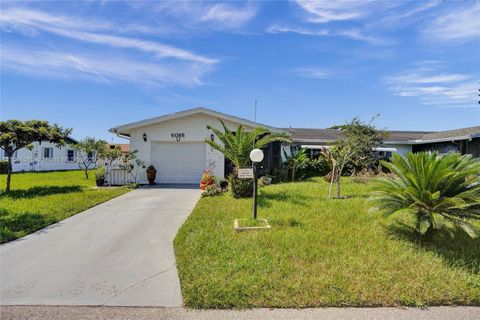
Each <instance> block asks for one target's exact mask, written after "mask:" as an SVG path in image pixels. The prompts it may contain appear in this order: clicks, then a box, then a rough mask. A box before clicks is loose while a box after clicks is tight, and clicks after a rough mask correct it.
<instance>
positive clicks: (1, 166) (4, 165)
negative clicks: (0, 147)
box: [0, 160, 8, 174]
mask: <svg viewBox="0 0 480 320" xmlns="http://www.w3.org/2000/svg"><path fill="white" fill-rule="evenodd" d="M7 173H8V161H5V160H1V161H0V174H7Z"/></svg>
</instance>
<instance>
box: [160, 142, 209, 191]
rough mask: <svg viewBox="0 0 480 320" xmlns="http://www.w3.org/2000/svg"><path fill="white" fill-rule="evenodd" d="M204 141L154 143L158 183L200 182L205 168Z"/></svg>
mask: <svg viewBox="0 0 480 320" xmlns="http://www.w3.org/2000/svg"><path fill="white" fill-rule="evenodd" d="M205 152H206V145H205V143H204V142H194V143H189V142H178V143H152V153H151V159H152V164H153V165H154V166H155V168H156V169H157V179H156V180H155V181H156V182H157V183H200V179H201V177H202V173H203V170H205Z"/></svg>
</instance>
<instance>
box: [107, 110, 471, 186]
mask: <svg viewBox="0 0 480 320" xmlns="http://www.w3.org/2000/svg"><path fill="white" fill-rule="evenodd" d="M219 119H221V120H223V121H224V122H225V124H226V125H227V126H228V127H229V129H230V130H232V131H235V130H236V128H237V126H238V125H239V124H241V125H243V126H244V127H245V129H246V130H247V131H248V130H252V129H253V128H257V127H263V128H266V129H269V130H271V131H273V132H279V133H289V134H290V136H291V138H292V140H293V144H292V146H293V149H295V148H297V149H298V148H307V149H309V150H310V155H311V156H312V157H315V156H318V154H319V152H320V151H319V150H320V148H321V147H324V146H329V145H331V144H332V143H334V142H335V141H337V140H338V139H342V133H341V131H340V130H337V129H302V128H288V129H287V128H283V129H282V128H274V127H271V126H268V125H264V124H260V123H257V122H254V121H250V120H246V119H242V118H238V117H235V116H231V115H228V114H225V113H220V112H216V111H213V110H209V109H206V108H195V109H190V110H186V111H182V112H177V113H173V114H169V115H165V116H161V117H157V118H152V119H147V120H143V121H138V122H133V123H129V124H125V125H121V126H117V127H114V128H111V129H110V130H109V131H110V132H112V133H115V134H117V135H118V136H120V137H124V138H127V139H130V150H138V153H137V157H138V159H140V160H141V161H143V162H144V163H145V166H148V165H150V164H152V165H154V166H155V167H156V169H157V179H156V182H158V183H198V182H199V181H200V177H201V175H202V172H203V171H204V170H206V169H209V170H211V171H213V173H214V175H215V176H216V177H218V178H220V179H223V178H224V177H226V176H227V175H228V174H229V173H230V166H229V161H228V160H226V159H225V157H224V156H223V154H221V153H220V152H218V151H216V150H214V149H212V148H211V147H210V146H208V145H207V144H206V143H205V139H216V137H215V135H214V134H213V132H211V131H209V130H208V129H207V125H210V126H212V127H215V128H219V129H221V124H220V122H219ZM479 138H480V126H479V127H473V128H466V129H459V130H451V131H442V132H425V131H388V138H387V139H386V140H385V141H384V143H383V144H382V145H381V146H380V147H379V148H377V150H376V151H377V152H378V153H379V156H381V157H384V158H389V157H390V156H391V155H392V153H393V152H397V153H399V154H405V153H406V152H411V151H413V152H417V151H422V150H432V151H433V150H438V151H439V152H440V153H443V152H445V151H458V152H461V153H470V154H472V155H473V156H474V157H480V154H479V149H480V147H479ZM291 149H292V147H288V146H285V145H283V144H282V143H280V142H274V143H272V144H270V145H269V146H268V147H267V148H266V149H265V150H264V152H265V157H264V161H263V163H262V164H263V166H264V167H265V168H266V170H267V171H271V170H273V168H275V167H276V166H277V165H279V164H280V163H281V162H282V158H283V153H284V152H283V151H282V150H284V151H286V152H289V151H290V150H291ZM144 169H145V168H141V169H140V170H139V175H138V182H140V183H146V182H147V179H146V172H145V170H144Z"/></svg>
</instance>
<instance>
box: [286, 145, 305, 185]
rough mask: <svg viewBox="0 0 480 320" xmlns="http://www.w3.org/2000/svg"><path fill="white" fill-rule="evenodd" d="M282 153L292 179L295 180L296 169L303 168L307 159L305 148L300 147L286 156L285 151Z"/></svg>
mask: <svg viewBox="0 0 480 320" xmlns="http://www.w3.org/2000/svg"><path fill="white" fill-rule="evenodd" d="M284 153H285V157H286V158H287V162H286V166H287V168H288V169H289V170H290V171H291V172H292V181H295V174H296V172H297V170H298V169H302V168H304V167H305V166H306V164H307V163H308V161H309V159H308V156H307V149H304V148H302V149H300V150H299V151H297V152H294V153H292V154H291V155H290V156H288V155H287V154H286V152H284Z"/></svg>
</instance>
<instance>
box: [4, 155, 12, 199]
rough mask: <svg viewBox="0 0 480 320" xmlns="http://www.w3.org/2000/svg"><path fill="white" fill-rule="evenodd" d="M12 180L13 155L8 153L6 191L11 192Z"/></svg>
mask: <svg viewBox="0 0 480 320" xmlns="http://www.w3.org/2000/svg"><path fill="white" fill-rule="evenodd" d="M11 180H12V156H11V155H8V168H7V186H6V187H5V192H10V181H11Z"/></svg>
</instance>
